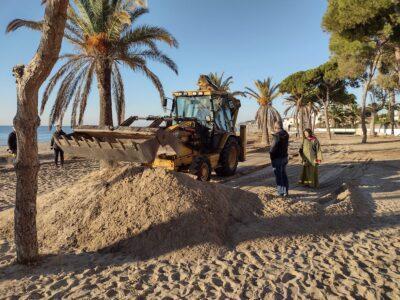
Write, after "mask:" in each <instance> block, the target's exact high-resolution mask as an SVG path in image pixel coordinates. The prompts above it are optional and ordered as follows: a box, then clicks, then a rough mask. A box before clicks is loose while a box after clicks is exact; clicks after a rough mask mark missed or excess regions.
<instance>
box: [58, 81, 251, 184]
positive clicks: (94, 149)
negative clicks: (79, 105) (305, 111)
mask: <svg viewBox="0 0 400 300" xmlns="http://www.w3.org/2000/svg"><path fill="white" fill-rule="evenodd" d="M201 83H202V81H201V80H199V87H200V89H199V90H197V91H179V92H175V93H173V99H171V100H172V108H171V114H170V115H169V116H166V117H158V116H149V117H146V118H140V117H137V116H132V117H130V118H128V119H127V120H126V121H124V122H123V123H122V124H121V125H120V126H118V127H116V128H113V127H104V126H103V127H102V126H79V127H76V128H74V131H73V133H72V134H70V135H67V136H63V137H62V138H60V139H58V140H56V143H57V144H58V145H59V146H60V147H61V148H62V149H63V150H64V152H65V153H67V154H70V155H72V156H78V157H86V158H89V159H98V160H107V161H126V162H136V163H140V164H142V165H145V166H149V167H162V168H167V169H170V170H175V171H181V172H190V173H191V174H194V175H195V176H196V177H197V179H198V180H201V181H208V180H210V176H211V173H212V171H215V172H216V174H217V175H219V176H231V175H233V174H234V173H235V172H236V168H237V165H238V162H239V161H244V159H245V147H246V145H245V142H244V140H245V138H244V137H241V136H237V135H236V120H237V116H238V112H239V108H240V101H239V100H238V99H236V98H234V97H232V95H230V94H229V93H225V92H219V91H216V90H214V89H212V88H211V89H210V88H207V87H205V86H204V85H202V84H201ZM135 122H142V123H143V122H149V124H148V125H147V126H133V124H134V123H135Z"/></svg>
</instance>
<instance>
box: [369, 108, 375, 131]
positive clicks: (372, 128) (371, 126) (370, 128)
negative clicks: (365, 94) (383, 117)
mask: <svg viewBox="0 0 400 300" xmlns="http://www.w3.org/2000/svg"><path fill="white" fill-rule="evenodd" d="M375 119H376V110H373V111H371V124H370V127H369V130H370V132H369V135H370V136H375Z"/></svg>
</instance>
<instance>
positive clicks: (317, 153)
mask: <svg viewBox="0 0 400 300" xmlns="http://www.w3.org/2000/svg"><path fill="white" fill-rule="evenodd" d="M303 134H304V139H303V143H302V145H301V147H300V150H299V153H300V155H301V158H302V160H303V170H302V172H301V177H300V184H302V185H305V186H309V187H312V188H317V187H319V181H318V166H319V164H320V163H321V161H322V151H321V146H320V143H319V141H318V139H317V138H316V137H315V135H314V134H313V132H312V130H311V129H308V128H307V129H305V130H304V132H303Z"/></svg>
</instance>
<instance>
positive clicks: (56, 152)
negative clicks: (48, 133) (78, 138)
mask: <svg viewBox="0 0 400 300" xmlns="http://www.w3.org/2000/svg"><path fill="white" fill-rule="evenodd" d="M63 135H66V134H65V132H64V131H63V130H62V129H61V126H60V125H57V126H56V131H55V132H54V133H53V136H52V138H51V149H54V162H55V164H56V167H58V157H59V156H60V162H61V167H63V166H64V151H63V150H62V149H61V148H60V147H59V146H58V145H57V143H56V142H55V141H54V140H55V138H57V139H59V138H61V136H63Z"/></svg>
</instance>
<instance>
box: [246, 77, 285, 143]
mask: <svg viewBox="0 0 400 300" xmlns="http://www.w3.org/2000/svg"><path fill="white" fill-rule="evenodd" d="M254 85H255V86H256V89H257V91H255V90H254V89H252V88H249V87H246V94H247V95H249V96H250V97H252V98H254V99H255V100H257V102H258V104H259V106H260V107H259V108H258V110H257V113H256V122H257V125H258V128H259V129H261V130H262V136H261V143H262V144H267V145H269V144H270V139H269V128H272V126H273V124H274V123H275V122H276V121H281V120H282V118H281V116H280V114H279V112H278V111H277V110H276V109H275V107H273V106H272V104H273V103H272V102H273V100H274V99H275V98H277V97H278V96H279V95H280V93H279V90H278V89H279V84H272V79H271V78H270V77H269V78H267V79H265V80H263V81H261V80H256V81H255V82H254Z"/></svg>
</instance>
